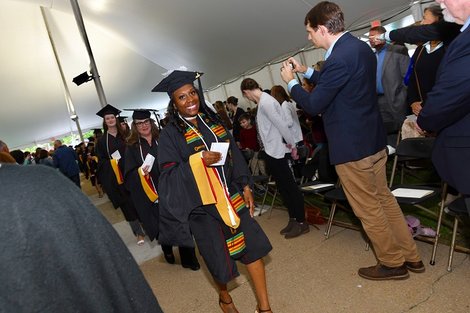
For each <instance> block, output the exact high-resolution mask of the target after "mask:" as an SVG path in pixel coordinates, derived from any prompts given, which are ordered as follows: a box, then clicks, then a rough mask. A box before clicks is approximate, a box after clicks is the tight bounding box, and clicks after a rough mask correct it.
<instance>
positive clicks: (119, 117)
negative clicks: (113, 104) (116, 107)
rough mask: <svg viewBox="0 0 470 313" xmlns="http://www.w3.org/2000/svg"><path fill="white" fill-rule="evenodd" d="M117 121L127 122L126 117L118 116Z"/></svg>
mask: <svg viewBox="0 0 470 313" xmlns="http://www.w3.org/2000/svg"><path fill="white" fill-rule="evenodd" d="M118 121H119V123H125V122H127V116H118Z"/></svg>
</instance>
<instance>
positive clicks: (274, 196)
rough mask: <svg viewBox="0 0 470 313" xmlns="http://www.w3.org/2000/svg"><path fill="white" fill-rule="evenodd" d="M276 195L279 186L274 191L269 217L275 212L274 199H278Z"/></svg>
mask: <svg viewBox="0 0 470 313" xmlns="http://www.w3.org/2000/svg"><path fill="white" fill-rule="evenodd" d="M276 196H277V188H276V190H275V191H274V195H273V201H271V206H270V207H269V217H268V218H271V214H273V206H274V201H276Z"/></svg>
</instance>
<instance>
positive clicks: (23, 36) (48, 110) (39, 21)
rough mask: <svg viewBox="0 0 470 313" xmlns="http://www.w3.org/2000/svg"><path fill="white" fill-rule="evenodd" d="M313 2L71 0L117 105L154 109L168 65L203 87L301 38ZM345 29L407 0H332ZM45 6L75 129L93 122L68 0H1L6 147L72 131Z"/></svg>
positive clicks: (293, 47) (1, 109)
mask: <svg viewBox="0 0 470 313" xmlns="http://www.w3.org/2000/svg"><path fill="white" fill-rule="evenodd" d="M317 2H318V1H312V0H171V1H169V0H167V1H164V0H79V2H78V3H79V5H80V9H81V12H82V15H83V20H84V22H85V27H86V31H87V34H88V38H89V41H90V45H91V48H92V50H93V54H94V58H95V61H96V64H97V68H98V71H99V74H100V78H101V82H102V85H103V88H104V92H105V94H106V98H107V102H108V103H111V104H113V105H114V106H116V107H118V108H121V109H122V108H133V107H146V108H155V109H162V108H164V107H165V106H166V104H167V97H166V95H162V94H156V93H151V92H150V90H151V89H152V88H153V87H154V85H156V83H157V82H159V81H160V80H161V79H162V75H161V74H162V73H164V72H166V71H167V69H175V68H178V67H179V66H181V65H184V66H186V67H188V68H189V69H192V70H199V71H202V72H204V73H205V75H204V76H203V85H204V87H205V88H210V87H212V86H215V85H217V84H219V83H220V82H224V81H226V80H230V79H232V78H236V77H237V76H239V75H240V74H242V73H244V72H246V71H248V70H250V69H252V68H254V67H256V66H259V65H260V64H265V63H267V62H269V61H270V60H273V59H275V58H278V57H280V56H283V55H286V54H288V53H292V52H295V51H297V50H298V49H300V48H302V47H305V46H307V45H308V42H307V39H306V34H305V30H304V26H303V20H304V17H305V14H306V13H307V11H308V10H309V9H310V8H311V7H313V6H314V5H315V4H316V3H317ZM337 3H338V4H339V5H340V6H341V7H342V9H343V11H344V12H345V17H346V25H347V26H348V28H349V29H354V28H356V27H358V26H367V25H368V22H370V21H371V20H373V19H377V18H381V17H388V16H391V15H393V14H394V13H395V12H397V11H399V10H401V9H403V8H406V7H408V6H409V4H410V1H409V0H375V1H372V0H359V1H352V0H339V1H337ZM40 6H44V7H45V8H46V10H45V11H46V16H47V19H48V21H49V24H50V28H51V36H52V38H53V40H54V42H55V45H56V48H57V53H58V56H59V60H60V62H61V64H62V68H63V72H64V75H65V78H66V81H67V85H68V88H69V90H70V94H71V99H72V102H73V105H74V107H75V109H76V113H77V114H78V116H79V121H80V124H81V126H82V129H89V128H92V127H95V126H98V125H100V123H101V119H100V118H98V117H97V116H95V112H96V111H98V110H99V109H100V104H99V100H98V96H97V92H96V89H95V86H94V84H93V82H89V83H86V84H83V85H80V86H76V85H75V84H73V83H72V79H73V77H75V76H77V75H78V74H80V73H82V72H84V71H87V70H89V69H90V66H89V64H90V62H89V58H88V54H87V52H86V49H85V45H84V43H83V40H82V38H81V36H80V32H79V30H78V27H77V24H76V22H75V18H74V15H73V11H72V6H71V4H70V1H68V0H49V1H46V0H43V1H39V0H38V1H34V0H1V1H0V29H1V32H2V33H1V34H2V44H1V47H2V48H1V50H0V54H1V60H2V62H1V64H2V65H1V67H0V75H1V76H0V80H1V83H0V99H1V103H0V139H1V140H3V141H5V142H6V143H7V144H8V145H9V146H10V147H11V148H14V147H24V146H27V145H34V144H35V143H36V142H40V141H44V140H48V139H50V138H52V137H56V136H60V135H62V134H65V133H70V131H71V130H74V131H75V130H76V127H75V124H74V123H73V122H72V121H71V120H70V118H69V112H68V111H67V105H66V101H65V96H64V87H63V84H62V81H61V77H60V72H59V70H58V67H57V63H56V61H55V58H54V54H53V51H52V48H51V43H50V41H49V38H48V34H47V30H46V27H45V24H44V20H43V17H42V15H41V10H40Z"/></svg>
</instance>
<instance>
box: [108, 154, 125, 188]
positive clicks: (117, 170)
mask: <svg viewBox="0 0 470 313" xmlns="http://www.w3.org/2000/svg"><path fill="white" fill-rule="evenodd" d="M109 161H110V162H111V168H112V169H113V172H114V176H116V180H117V182H118V185H122V184H123V183H124V179H123V177H122V173H121V169H120V168H119V165H118V162H119V160H116V159H110V160H109Z"/></svg>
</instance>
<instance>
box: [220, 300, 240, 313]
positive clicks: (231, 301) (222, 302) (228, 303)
mask: <svg viewBox="0 0 470 313" xmlns="http://www.w3.org/2000/svg"><path fill="white" fill-rule="evenodd" d="M230 304H233V300H232V298H230V302H225V301H223V300H222V299H221V298H220V297H219V306H220V309H221V310H222V311H223V312H225V310H224V308H223V307H222V305H230ZM233 308H234V309H235V312H236V313H238V310H237V308H236V307H235V305H234V306H233Z"/></svg>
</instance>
